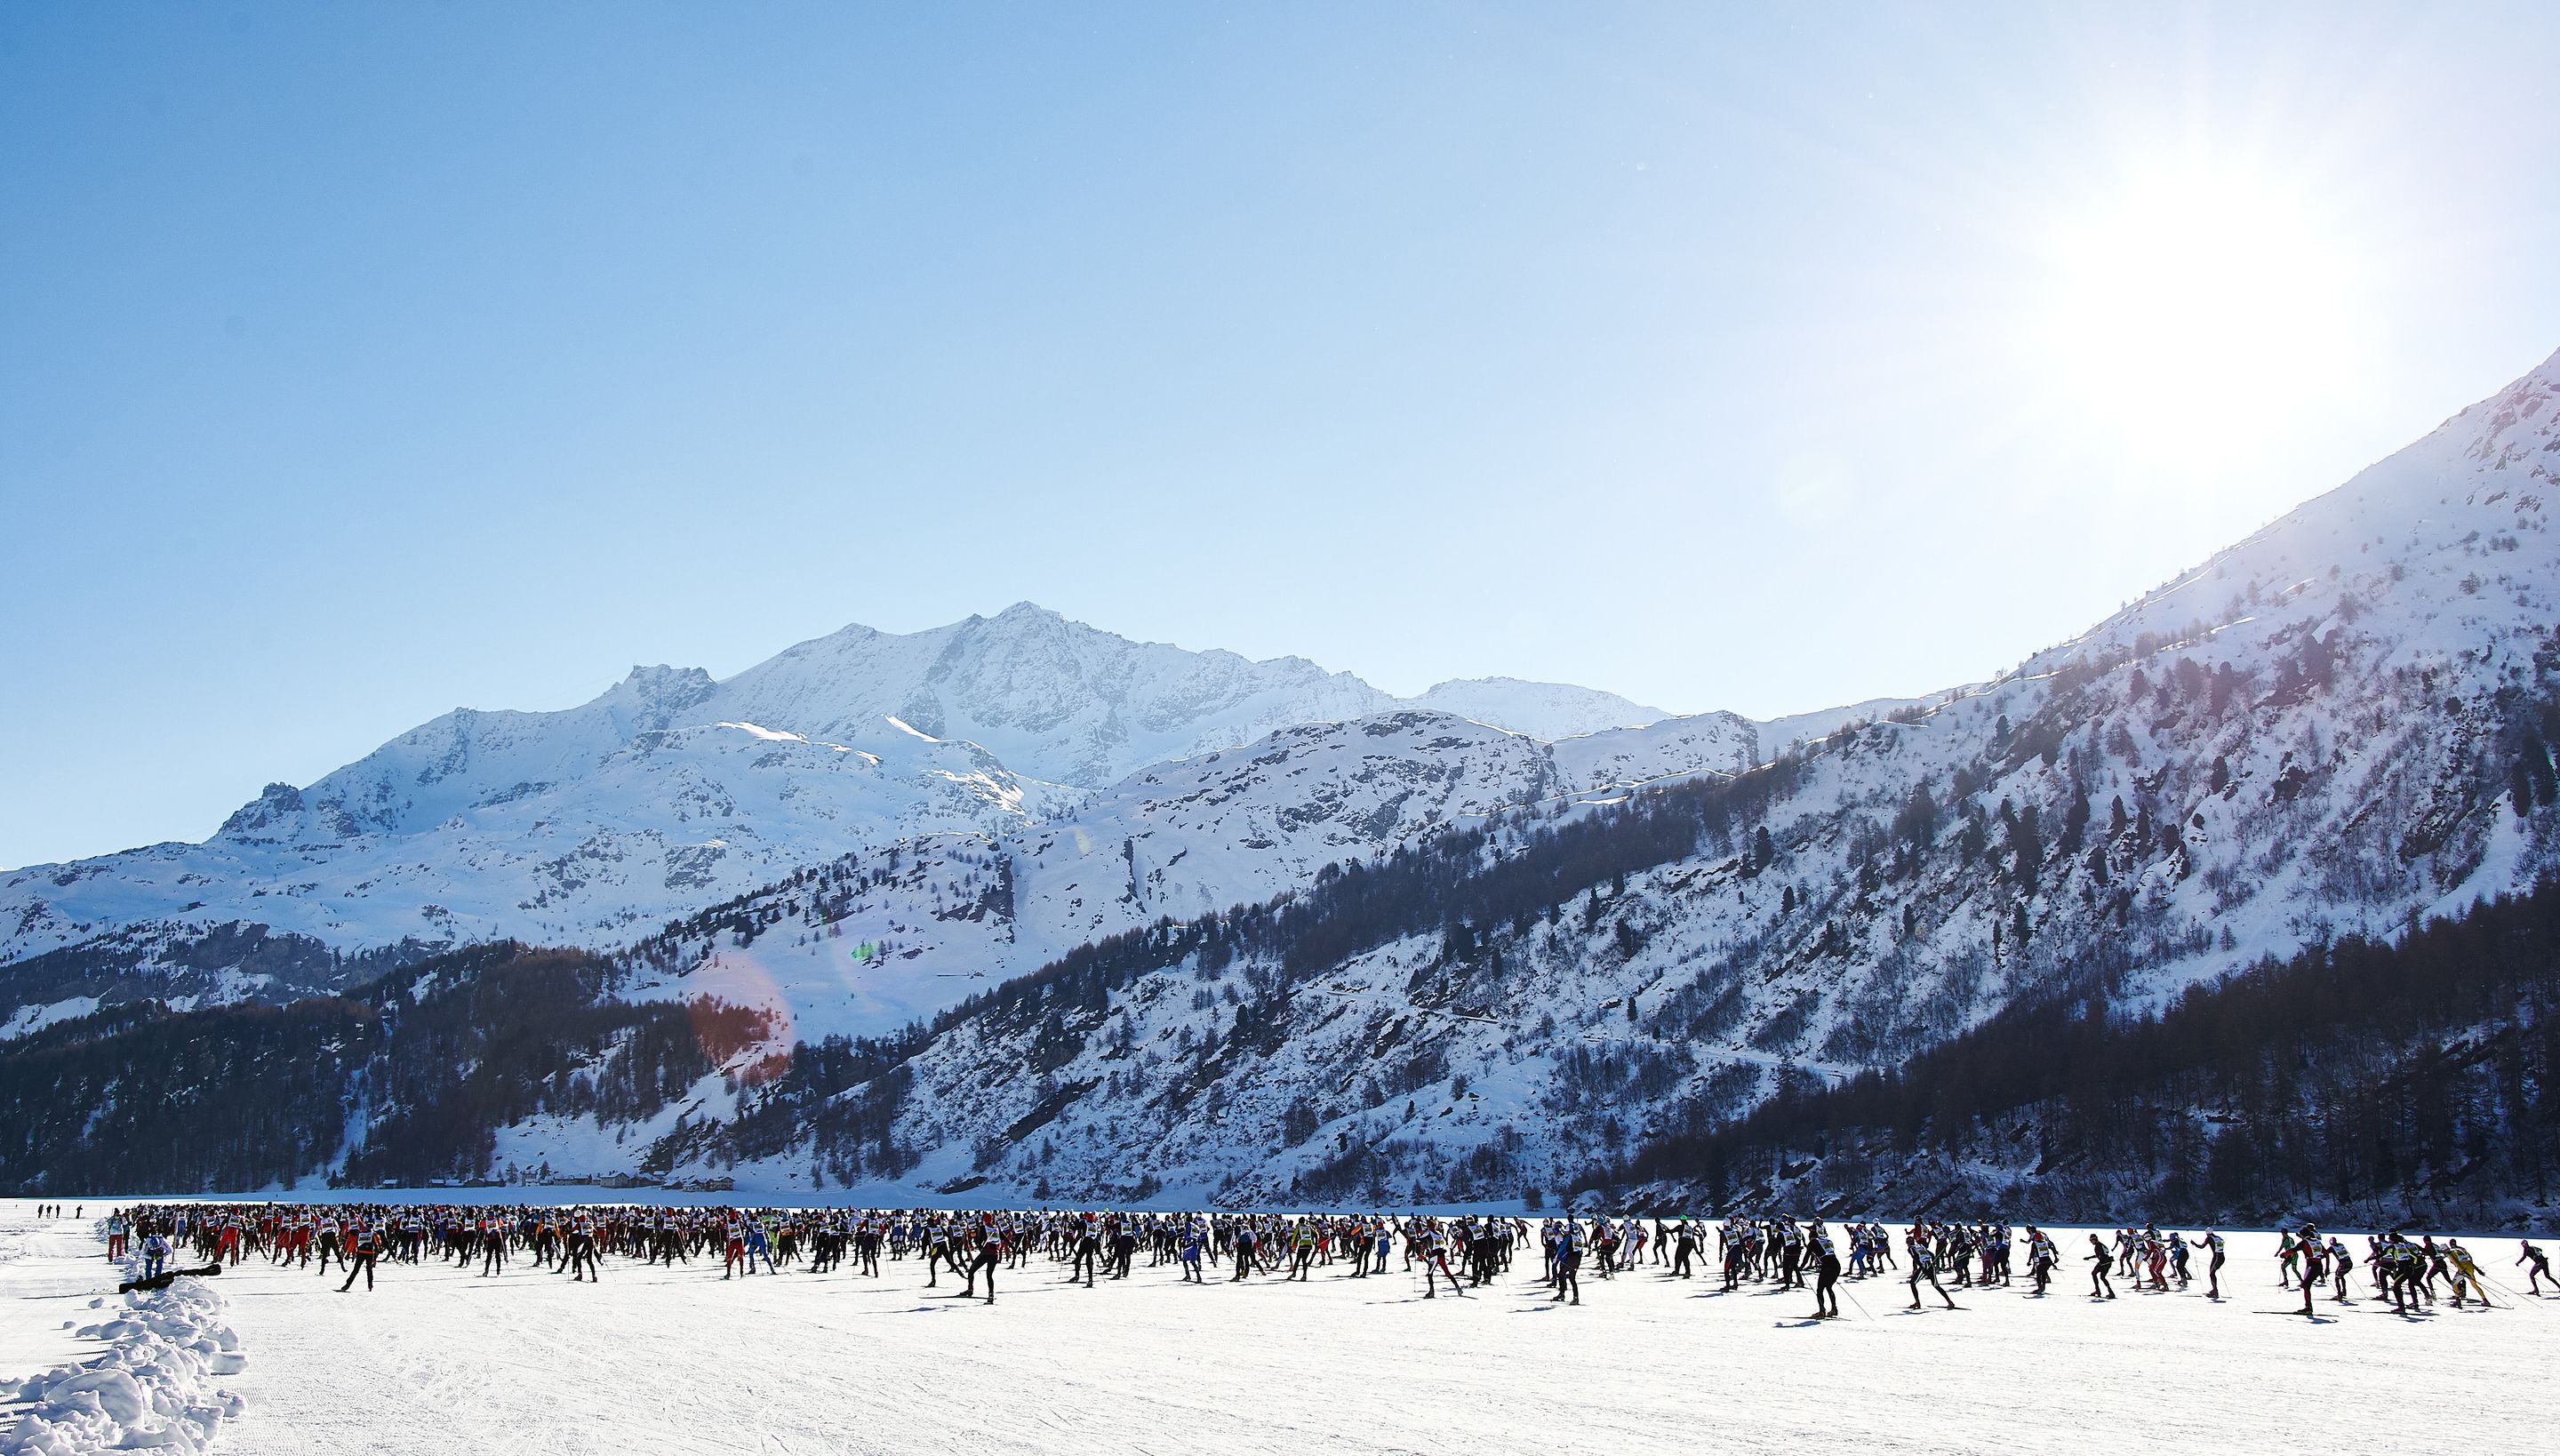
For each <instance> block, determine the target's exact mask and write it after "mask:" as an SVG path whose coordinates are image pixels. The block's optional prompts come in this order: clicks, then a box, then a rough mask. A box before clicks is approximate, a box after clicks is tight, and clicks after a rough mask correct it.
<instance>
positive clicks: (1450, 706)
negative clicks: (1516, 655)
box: [1407, 678, 1671, 738]
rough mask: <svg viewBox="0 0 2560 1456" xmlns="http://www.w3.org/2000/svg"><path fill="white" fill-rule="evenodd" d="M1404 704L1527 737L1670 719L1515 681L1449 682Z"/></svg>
mask: <svg viewBox="0 0 2560 1456" xmlns="http://www.w3.org/2000/svg"><path fill="white" fill-rule="evenodd" d="M1407 701H1408V702H1409V703H1411V704H1412V706H1414V707H1416V708H1424V709H1429V710H1430V711H1431V712H1434V713H1454V714H1456V715H1457V716H1458V717H1460V718H1472V719H1474V720H1475V721H1477V722H1478V723H1489V724H1493V725H1495V726H1497V727H1500V728H1510V729H1511V730H1512V731H1513V732H1516V733H1526V734H1528V735H1529V736H1530V737H1532V738H1573V737H1580V736H1581V735H1582V734H1584V733H1597V732H1606V731H1607V730H1609V729H1610V728H1642V727H1643V726H1645V725H1646V724H1649V723H1657V722H1660V721H1661V720H1663V719H1666V718H1669V717H1671V715H1670V714H1668V713H1665V712H1664V711H1662V710H1661V709H1659V708H1647V707H1645V706H1644V705H1642V704H1640V703H1630V702H1628V701H1627V700H1626V699H1624V698H1621V697H1619V696H1618V695H1617V694H1615V693H1602V692H1598V691H1596V690H1594V689H1590V688H1576V687H1572V686H1570V685H1568V684H1564V683H1528V682H1522V681H1521V680H1520V679H1519V678H1453V679H1451V680H1450V681H1448V682H1445V683H1438V684H1434V685H1433V686H1432V687H1431V688H1429V689H1427V690H1426V691H1424V692H1423V694H1422V695H1421V696H1420V697H1418V698H1412V699H1408V700H1407Z"/></svg>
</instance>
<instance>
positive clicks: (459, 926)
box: [0, 603, 1648, 1024]
mask: <svg viewBox="0 0 2560 1456" xmlns="http://www.w3.org/2000/svg"><path fill="white" fill-rule="evenodd" d="M1443 690H1446V692H1452V693H1457V692H1459V691H1460V690H1466V691H1465V692H1463V693H1460V696H1464V697H1466V698H1467V701H1468V703H1469V705H1470V706H1471V707H1472V708H1473V709H1475V710H1476V712H1477V715H1478V716H1479V717H1493V716H1512V715H1513V714H1514V710H1518V714H1519V715H1520V716H1522V717H1523V720H1524V721H1526V720H1530V719H1533V720H1535V721H1537V722H1539V723H1541V724H1550V723H1573V724H1578V723H1581V722H1585V721H1590V720H1593V719H1612V718H1625V717H1630V716H1636V717H1641V716H1644V715H1645V714H1646V713H1647V712H1648V711H1647V710H1641V709H1638V708H1636V707H1635V705H1632V704H1627V703H1626V702H1625V700H1623V699H1618V698H1615V697H1613V696H1611V695H1608V694H1599V693H1592V692H1589V691H1587V690H1583V689H1575V688H1565V687H1559V686H1556V685H1547V684H1528V683H1518V682H1512V681H1509V680H1502V681H1498V682H1487V683H1480V684H1473V685H1468V684H1444V685H1443ZM1443 690H1435V691H1443ZM1394 706H1395V700H1393V699H1391V698H1389V697H1388V696H1387V695H1385V694H1383V693H1379V692H1377V691H1376V690H1375V689H1372V688H1370V687H1368V686H1367V685H1366V684H1364V683H1361V682H1360V680H1359V679H1357V678H1354V677H1351V676H1350V675H1348V674H1340V673H1326V672H1324V671H1322V670H1321V669H1318V668H1316V667H1315V666H1314V665H1312V664H1310V663H1307V662H1305V661H1304V660H1302V659H1296V658H1283V659H1278V660H1275V661H1271V662H1263V663H1255V662H1249V661H1247V660H1245V659H1243V658H1241V657H1237V656H1235V655H1234V654H1232V653H1223V652H1204V653H1193V652H1186V651H1184V650H1182V649H1179V648H1174V647H1169V646H1165V645H1163V644H1155V643H1136V642H1130V641H1128V640H1126V639H1124V638H1120V637H1116V636H1113V635H1111V634H1109V633H1105V632H1100V631H1096V630H1094V629H1093V628H1090V627H1086V626H1083V625H1082V624H1079V623H1075V622H1070V621H1068V620H1066V619H1065V618H1063V617H1060V616H1058V615H1057V614H1056V613H1054V612H1049V611H1045V610H1042V609H1040V608H1038V607H1035V606H1031V605H1029V604H1028V603H1026V604H1022V605H1017V606H1015V607H1012V608H1010V609H1008V610H1007V611H1005V612H1004V613H1002V614H1000V615H998V616H996V617H994V618H977V617H972V618H970V619H969V620H967V621H964V622H959V623H955V624H953V625H951V626H949V627H943V628H936V629H934V630H931V631H927V632H918V633H912V634H906V635H895V634H889V633H882V632H878V631H874V630H872V629H870V628H868V627H861V626H854V627H848V628H846V629H844V630H843V631H840V632H837V633H834V634H831V635H830V636H827V637H823V638H818V639H815V640H813V641H809V642H803V643H801V644H799V645H797V646H795V647H792V648H790V649H789V650H787V651H785V652H783V653H781V654H779V655H778V656H776V657H774V658H773V659H771V660H769V661H767V662H764V663H762V664H759V665H757V666H756V667H753V668H750V669H748V670H747V671H745V672H743V673H740V674H738V675H737V676H735V677H733V678H730V679H728V680H726V681H724V682H715V681H714V680H713V679H712V678H711V677H710V676H709V675H708V674H706V673H704V672H702V671H701V670H699V669H685V670H678V669H673V668H665V667H658V668H638V669H634V670H633V671H632V673H631V675H630V677H629V678H627V679H626V680H625V681H623V682H622V683H620V684H617V685H616V686H614V687H613V688H612V689H610V690H608V691H607V692H605V693H604V694H603V695H601V696H600V697H598V698H596V699H595V700H594V701H592V702H590V703H587V704H584V705H581V706H579V707H577V708H573V709H568V710H565V711H562V712H558V713H514V712H490V713H484V712H477V711H473V710H468V709H463V710H456V711H455V712H453V713H450V714H447V715H444V716H443V717H441V718H438V719H436V720H434V721H433V722H430V723H427V724H424V725H421V726H420V727H418V728H414V729H411V730H410V731H408V732H406V733H404V734H402V735H400V737H398V738H396V739H394V740H392V741H391V742H389V743H386V744H384V745H383V746H382V747H381V748H379V749H377V750H376V751H374V752H373V753H371V754H368V755H367V756H366V757H365V758H363V759H361V760H359V761H357V762H355V763H352V764H349V765H347V766H346V767H344V768H341V769H339V770H337V771H335V772H333V773H331V774H329V775H328V776H326V777H324V778H322V779H321V780H319V781H318V782H316V783H314V784H311V785H309V786H308V787H305V788H300V789H297V788H294V787H291V786H289V785H282V784H277V785H270V786H269V787H268V789H267V790H266V792H265V793H264V794H262V795H261V796H260V797H259V798H258V799H257V800H255V801H253V802H251V803H249V804H247V805H245V806H243V807H242V808H241V809H240V811H239V812H238V813H236V814H234V815H233V816H232V817H231V819H230V820H228V821H227V822H226V823H225V824H224V825H223V827H222V829H221V830H220V831H219V832H217V833H216V834H215V835H214V837H213V838H211V839H210V840H208V841H206V842H205V843H203V844H201V845H184V844H164V845H155V846H150V847H146V848H143V849H139V850H133V851H128V852H125V853H123V854H119V855H110V856H104V857H100V858H98V859H94V860H87V861H82V862H80V863H78V864H75V865H46V866H35V867H30V868H28V869H25V870H20V871H15V872H11V873H8V874H7V875H5V876H0V966H6V965H8V964H10V963H13V962H23V961H25V960H26V959H27V958H29V957H33V956H40V955H44V954H46V953H48V952H60V951H63V950H66V949H68V948H84V949H83V952H82V953H83V954H84V955H85V956H87V958H88V959H89V960H91V961H95V962H98V963H100V964H103V965H105V966H106V967H107V968H108V969H110V970H112V971H119V972H120V971H123V970H128V969H140V968H146V967H154V966H156V967H157V968H158V969H159V970H161V971H163V972H165V973H172V974H174V973H176V972H177V971H179V970H181V969H186V970H189V971H194V970H212V969H216V968H208V967H197V966H193V965H189V966H186V967H181V966H180V965H179V961H180V960H181V959H183V958H184V955H186V954H190V953H192V952H186V951H183V950H182V949H181V948H182V947H188V946H198V945H202V944H206V943H226V944H228V943H234V942H235V941H238V940H239V938H240V937H237V936H232V937H228V938H227V937H225V936H217V935H215V934H214V933H213V932H215V931H216V930H217V929H218V928H219V927H224V926H232V925H237V926H250V925H260V926H265V927H267V929H269V930H271V931H272V932H274V933H275V934H276V935H279V936H292V937H304V938H307V939H308V940H309V941H310V942H312V945H313V946H314V947H315V948H317V949H319V950H321V951H323V952H357V951H371V950H380V949H383V948H385V947H395V946H402V945H411V944H414V945H416V946H418V947H422V948H432V947H434V946H439V945H451V944H456V943H461V942H463V941H467V940H471V939H475V938H486V937H490V936H494V935H500V934H507V935H516V936H523V937H527V938H533V939H540V940H545V941H551V942H555V943H562V944H579V945H593V946H610V945H618V944H623V943H627V942H628V941H629V940H631V939H633V938H636V937H637V936H640V935H644V934H647V933H649V932H650V931H652V930H654V929H655V928H657V927H658V926H660V925H662V924H663V923H665V922H666V921H667V920H669V919H671V918H680V917H682V916H684V915H687V914H690V913H692V912H694V911H697V910H699V909H701V908H703V907H704V906H706V905H710V904H716V903H719V902H721V901H722V900H724V899H727V898H731V897H734V896H735V895H737V894H740V893H742V892H745V891H747V890H754V889H756V888H759V887H762V886H766V885H770V884H773V883H776V882H778V881H781V880H783V879H785V878H787V877H788V876H789V875H791V874H792V873H793V872H794V871H797V870H800V869H803V868H807V867H810V866H816V865H823V864H826V863H828V862H829V861H831V860H834V859H835V858H837V857H838V856H840V855H842V854H844V853H846V852H847V851H848V850H852V849H856V848H860V847H879V846H883V845H887V844H890V843H894V842H896V841H897V840H900V839H902V838H907V837H912V836H925V837H935V836H942V835H947V834H954V833H960V834H976V835H979V836H982V837H991V838H992V837H1001V836H1003V835H1006V834H1008V833H1010V832H1012V831H1014V830H1017V829H1021V828H1025V827H1027V826H1030V825H1034V824H1041V823H1047V822H1052V821H1055V820H1057V819H1059V818H1060V817H1061V816H1062V815H1065V814H1067V813H1069V812H1071V811H1072V810H1073V809H1074V808H1075V807H1076V806H1077V805H1079V804H1080V803H1082V802H1083V800H1084V798H1085V797H1086V793H1085V791H1086V790H1099V789H1102V788H1106V787H1108V786H1109V785H1111V784H1114V783H1117V782H1119V781H1120V780H1121V779H1123V778H1126V777H1127V776H1128V775H1129V774H1130V773H1132V772H1133V771H1135V770H1137V769H1139V768H1142V767H1144V766H1145V765H1147V764H1150V763H1156V762H1161V761H1170V760H1180V759H1184V758H1187V757H1192V756H1195V755H1198V754H1201V753H1214V752H1217V751H1220V750H1225V749H1230V748H1233V747H1235V746H1236V745H1238V744H1241V743H1244V742H1247V741H1250V740H1253V739H1255V738H1258V737H1261V736H1263V735H1265V734H1267V733H1269V732H1271V731H1272V730H1274V729H1275V728H1286V727H1291V726H1296V725H1301V724H1311V723H1332V722H1340V721H1344V720H1349V719H1354V718H1359V717H1361V716H1363V715H1367V714H1371V713H1375V712H1380V711H1384V710H1389V709H1392V708H1393V707H1394ZM1534 756H1535V755H1534V754H1529V755H1526V757H1523V758H1522V762H1523V763H1525V762H1526V761H1527V758H1533V757H1534ZM1515 787H1517V786H1515ZM1279 888H1280V884H1279V882H1275V881H1272V880H1271V879H1270V878H1269V877H1267V876H1261V875H1258V874H1257V875H1253V876H1246V877H1245V878H1244V879H1243V880H1241V881H1239V882H1238V884H1237V886H1236V887H1235V889H1236V890H1237V891H1238V892H1249V893H1252V894H1254V895H1257V896H1259V895H1262V894H1266V893H1269V892H1275V891H1276V890H1277V889H1279ZM1203 892H1207V893H1211V894H1215V893H1222V892H1224V891H1223V890H1205V891H1203ZM235 969H238V970H240V971H241V972H242V975H241V976H235V977H232V978H231V979H228V980H224V979H222V978H219V977H216V978H213V979H207V978H205V977H201V976H194V977H185V978H182V979H184V980H186V983H187V984H186V986H185V988H184V989H181V988H180V987H179V985H178V984H177V983H176V982H172V983H171V985H170V991H171V994H174V995H180V996H196V995H222V994H238V993H240V991H241V989H242V988H244V987H245V988H246V989H248V990H250V991H254V990H256V989H257V988H258V987H261V986H265V987H269V988H272V989H274V990H275V991H277V992H278V993H279V994H281V993H283V992H286V991H291V990H297V989H309V987H310V985H311V984H314V983H311V982H309V981H308V980H307V979H295V980H277V979H273V978H271V977H270V978H268V979H263V980H261V979H260V977H261V976H266V975H267V972H264V971H257V972H251V971H248V970H247V969H246V968H245V967H240V968H235ZM54 979H59V978H54ZM49 984H50V981H49ZM56 989H57V990H61V989H71V990H77V991H82V992H85V991H86V990H88V989H89V988H84V987H79V986H72V987H69V988H64V987H61V986H57V987H56ZM57 999H61V998H57ZM6 1009H7V1008H6V1007H0V1010H6ZM12 1024H14V1023H12Z"/></svg>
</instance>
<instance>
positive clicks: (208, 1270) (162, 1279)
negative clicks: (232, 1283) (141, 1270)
mask: <svg viewBox="0 0 2560 1456" xmlns="http://www.w3.org/2000/svg"><path fill="white" fill-rule="evenodd" d="M222 1271H223V1266H222V1265H220V1264H207V1265H205V1266H204V1267H203V1268H201V1269H168V1270H164V1271H162V1272H160V1273H157V1274H153V1275H151V1276H150V1277H149V1278H146V1279H127V1280H125V1281H124V1282H123V1283H121V1284H118V1285H117V1286H115V1292H116V1293H118V1294H131V1293H132V1292H133V1291H135V1290H137V1289H166V1288H168V1287H169V1286H170V1285H172V1284H175V1283H177V1282H178V1281H179V1279H181V1278H182V1277H185V1276H187V1275H191V1274H192V1275H194V1276H196V1277H198V1278H205V1279H209V1278H212V1277H213V1276H214V1275H216V1274H219V1273H221V1272H222Z"/></svg>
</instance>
